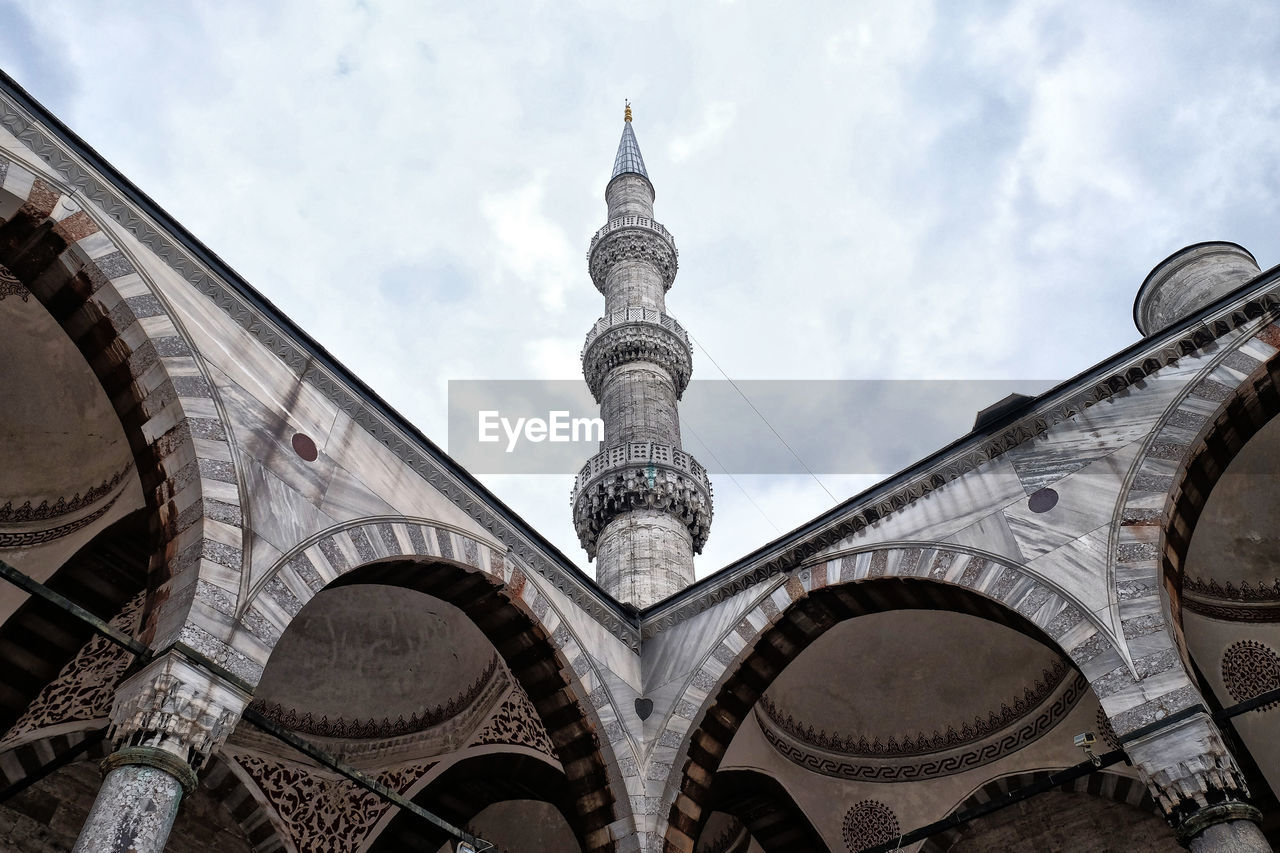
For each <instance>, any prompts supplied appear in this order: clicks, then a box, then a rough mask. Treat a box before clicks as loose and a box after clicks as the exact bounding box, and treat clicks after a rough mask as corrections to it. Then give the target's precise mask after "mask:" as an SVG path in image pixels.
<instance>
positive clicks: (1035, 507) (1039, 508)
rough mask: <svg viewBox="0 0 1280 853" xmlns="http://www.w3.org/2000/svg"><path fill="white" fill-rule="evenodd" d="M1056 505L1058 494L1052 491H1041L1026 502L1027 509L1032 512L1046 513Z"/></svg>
mask: <svg viewBox="0 0 1280 853" xmlns="http://www.w3.org/2000/svg"><path fill="white" fill-rule="evenodd" d="M1057 505H1058V493H1057V492H1055V491H1054V490H1053V489H1041V490H1040V491H1038V492H1036V493H1035V494H1033V495H1032V496H1031V499H1030V500H1028V501H1027V508H1028V509H1030V510H1031V511H1032V512H1048V511H1049V510H1051V509H1053V508H1054V507H1055V506H1057Z"/></svg>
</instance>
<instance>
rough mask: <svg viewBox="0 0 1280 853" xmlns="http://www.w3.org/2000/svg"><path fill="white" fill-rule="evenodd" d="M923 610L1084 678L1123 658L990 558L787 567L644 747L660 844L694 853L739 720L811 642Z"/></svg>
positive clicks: (873, 555) (1029, 580)
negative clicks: (876, 616)
mask: <svg viewBox="0 0 1280 853" xmlns="http://www.w3.org/2000/svg"><path fill="white" fill-rule="evenodd" d="M923 606H928V607H933V608H938V607H942V608H946V609H952V610H957V611H960V612H965V613H970V614H972V615H975V616H979V617H981V618H985V619H990V620H992V621H995V622H999V623H1001V624H1004V625H1007V626H1009V627H1011V628H1014V629H1015V630H1018V631H1021V632H1022V633H1026V634H1029V635H1030V636H1032V637H1035V638H1036V639H1038V640H1040V641H1042V642H1048V643H1051V644H1053V645H1054V646H1056V647H1057V648H1058V649H1060V650H1061V651H1062V652H1063V654H1065V655H1067V656H1068V657H1070V658H1071V660H1072V661H1073V662H1074V663H1075V666H1076V667H1077V668H1078V669H1079V670H1080V671H1081V672H1082V673H1083V674H1084V675H1085V677H1086V678H1088V679H1089V680H1090V681H1093V680H1094V679H1096V678H1097V677H1098V676H1100V675H1101V674H1103V673H1105V672H1109V671H1110V670H1111V669H1112V668H1113V665H1114V663H1115V662H1117V661H1119V660H1120V655H1119V652H1118V650H1117V649H1116V646H1115V641H1114V638H1112V637H1111V636H1109V635H1108V634H1107V633H1106V632H1105V631H1104V630H1103V629H1102V626H1101V624H1100V623H1099V622H1096V621H1095V620H1094V619H1093V618H1092V617H1091V616H1090V615H1089V614H1088V613H1087V611H1086V609H1085V608H1084V607H1082V606H1080V605H1079V604H1078V603H1077V602H1074V601H1072V600H1071V599H1070V598H1069V597H1068V596H1067V595H1066V593H1064V592H1062V591H1061V590H1058V589H1055V588H1053V587H1051V586H1049V585H1048V584H1046V583H1045V582H1044V581H1043V580H1041V579H1039V578H1037V577H1035V576H1034V575H1032V574H1031V573H1029V572H1026V571H1025V570H1023V569H1022V568H1021V567H1020V566H1018V565H1017V564H1015V563H1012V562H1009V561H1006V560H1004V559H1002V558H999V557H996V556H994V555H991V554H986V553H979V552H976V551H971V550H967V549H962V548H958V547H955V546H940V545H937V544H936V543H922V544H920V545H918V546H914V545H901V546H896V547H888V548H885V547H880V548H870V549H866V550H855V551H849V552H845V553H843V554H835V555H832V556H831V557H829V558H828V559H826V560H825V561H823V562H820V563H817V564H814V565H810V566H805V567H803V568H801V569H799V570H796V571H794V572H790V573H788V574H787V575H785V576H784V578H783V579H782V580H781V582H778V583H774V584H772V585H770V586H768V587H766V588H765V590H764V592H763V593H762V594H760V595H759V597H758V598H757V600H756V603H755V605H754V606H753V607H752V608H750V609H749V610H748V611H747V613H746V615H745V616H744V617H743V618H742V619H741V620H740V621H739V622H738V623H737V624H736V625H735V626H734V627H733V628H732V629H730V630H728V631H727V632H725V633H724V635H723V636H722V637H721V639H720V641H719V643H718V644H717V645H716V646H715V647H713V649H712V650H711V652H710V654H708V656H707V657H706V659H705V660H704V662H703V664H702V667H701V668H700V669H699V670H698V671H696V672H695V673H694V674H693V675H692V677H691V678H690V679H689V681H688V683H687V684H686V686H685V689H684V693H683V695H682V697H681V699H680V700H679V701H677V702H676V703H675V708H674V712H673V713H672V714H671V716H670V717H669V718H668V719H667V720H666V722H665V729H664V731H663V732H662V733H661V734H660V736H659V738H658V743H657V745H655V746H654V747H653V749H652V750H651V753H650V759H649V761H650V771H649V773H648V777H649V778H650V779H655V780H656V782H657V784H658V785H662V784H663V783H665V786H666V787H665V793H664V792H663V791H661V790H657V791H655V792H654V794H655V795H659V796H663V797H664V798H665V801H666V802H668V803H670V810H669V812H668V815H667V821H666V826H665V827H662V826H660V825H659V826H658V827H656V829H657V832H658V833H659V834H662V833H664V832H665V847H664V849H666V850H668V851H677V850H679V851H683V850H690V849H692V845H693V843H694V839H696V838H697V837H698V832H699V828H700V826H701V823H702V821H703V819H704V817H705V816H706V814H707V811H706V806H707V795H708V791H709V781H710V779H711V778H712V777H713V776H714V774H715V772H716V769H717V768H718V767H719V765H720V761H721V759H722V758H723V757H724V754H725V752H726V750H727V749H728V747H729V744H730V742H731V741H732V740H733V737H734V735H735V734H736V733H737V731H738V728H739V726H740V725H741V724H742V722H743V720H744V719H745V718H746V716H747V714H748V713H750V711H751V709H752V708H753V707H754V705H755V703H756V701H757V700H758V699H759V698H760V696H761V695H762V694H763V693H764V691H765V690H766V689H767V688H768V686H769V685H770V684H771V683H772V682H773V680H774V678H776V677H777V676H778V675H779V674H780V673H781V672H782V670H783V669H785V668H786V667H787V665H788V664H790V663H791V662H792V661H793V660H795V659H796V657H797V656H799V654H800V653H801V652H802V651H804V649H805V648H807V647H808V646H809V644H810V643H812V642H813V641H814V640H816V639H817V638H818V637H819V636H821V635H822V634H823V633H825V632H826V631H828V630H829V629H831V628H832V627H834V626H835V625H837V624H839V623H840V622H843V621H845V620H847V619H853V618H856V617H858V616H861V615H865V614H868V613H874V612H880V611H885V610H895V609H902V608H912V607H923ZM676 768H679V769H678V770H677V769H676Z"/></svg>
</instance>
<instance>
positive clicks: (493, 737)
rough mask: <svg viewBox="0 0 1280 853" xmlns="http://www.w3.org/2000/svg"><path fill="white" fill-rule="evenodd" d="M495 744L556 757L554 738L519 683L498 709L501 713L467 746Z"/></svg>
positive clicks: (492, 718) (493, 717)
mask: <svg viewBox="0 0 1280 853" xmlns="http://www.w3.org/2000/svg"><path fill="white" fill-rule="evenodd" d="M493 743H501V744H511V745H513V746H527V747H529V748H530V749H536V750H537V751H538V752H541V753H542V754H544V755H546V756H547V757H549V758H555V757H556V754H555V749H554V748H553V747H552V745H551V739H550V738H549V737H547V730H546V728H545V727H544V726H543V725H542V720H541V719H540V718H539V717H538V712H537V711H536V710H535V709H534V707H533V703H532V702H530V701H529V697H528V696H526V695H525V692H524V691H523V690H522V689H520V686H519V685H518V684H517V685H513V686H512V688H511V693H510V694H508V695H507V698H506V699H504V700H503V701H502V704H501V705H500V706H498V710H497V711H495V712H494V713H493V716H492V717H490V718H489V722H488V723H486V724H485V726H484V728H483V729H481V730H480V733H479V734H477V735H476V736H475V737H473V738H472V739H471V742H470V743H469V744H467V745H468V746H481V745H484V744H493Z"/></svg>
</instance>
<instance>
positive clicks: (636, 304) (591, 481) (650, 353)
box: [573, 111, 711, 607]
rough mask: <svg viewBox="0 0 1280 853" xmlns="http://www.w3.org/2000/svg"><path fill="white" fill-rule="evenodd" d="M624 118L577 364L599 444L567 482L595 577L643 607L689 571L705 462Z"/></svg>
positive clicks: (666, 243) (669, 249)
mask: <svg viewBox="0 0 1280 853" xmlns="http://www.w3.org/2000/svg"><path fill="white" fill-rule="evenodd" d="M630 122H631V119H630V112H629V111H628V116H627V123H626V124H625V125H624V128H623V134H622V141H621V143H620V144H619V146H618V156H617V158H616V160H615V161H614V174H613V178H612V180H610V182H609V185H608V187H607V188H606V190H605V201H606V202H607V204H608V210H609V219H608V222H607V223H606V224H605V226H604V227H603V228H601V229H600V230H599V231H598V232H597V233H596V236H595V237H594V238H593V239H592V241H591V249H590V252H589V253H588V256H587V257H588V266H589V268H590V272H591V277H592V279H593V280H594V281H595V284H596V287H597V288H599V289H600V291H601V293H603V294H604V297H605V315H604V317H602V318H600V320H598V321H597V322H596V324H595V327H594V328H592V330H591V332H589V333H588V335H587V342H586V346H585V347H584V348H583V352H582V367H583V373H584V375H585V376H586V379H587V384H588V385H589V386H590V387H591V391H592V393H593V394H594V395H595V398H596V400H597V402H599V403H600V415H601V418H602V419H603V420H604V442H603V445H602V448H601V452H600V453H599V454H597V455H596V457H595V458H593V459H591V460H590V461H589V462H588V463H587V465H586V466H585V467H584V468H583V469H582V472H581V473H580V474H579V475H578V478H577V480H576V482H575V483H574V490H573V514H574V525H575V527H576V528H577V531H578V537H579V539H580V540H581V541H582V544H583V547H584V548H586V549H587V553H588V555H589V556H591V557H594V558H595V559H596V579H597V581H599V583H600V585H601V586H602V587H604V589H605V591H606V592H608V593H609V594H610V595H612V596H614V597H615V598H617V599H618V600H619V601H626V602H630V603H632V604H634V605H636V606H637V607H647V606H648V605H650V604H653V603H654V602H657V601H660V600H661V599H663V598H666V597H667V596H670V595H672V594H674V593H676V592H678V591H679V590H680V589H682V588H684V587H685V586H688V585H689V584H690V583H692V582H693V578H694V574H693V555H694V554H695V553H697V552H699V551H701V550H702V545H703V543H704V542H705V541H706V537H707V532H708V529H709V526H710V523H711V484H710V480H709V479H708V477H707V473H706V471H705V469H703V468H702V466H701V465H699V464H698V463H697V462H696V461H695V460H694V459H693V457H691V456H689V455H688V454H687V453H685V452H684V451H683V450H682V449H681V443H680V414H679V408H678V407H679V401H680V397H681V395H682V394H683V393H684V389H685V386H686V385H687V384H688V382H689V375H690V373H691V371H692V351H691V349H690V346H689V338H688V335H687V334H685V331H684V329H683V328H681V327H680V324H679V323H677V322H676V321H675V319H674V318H672V317H671V316H669V315H668V314H667V313H666V292H667V290H668V289H669V288H670V287H671V283H672V281H673V280H674V279H675V274H676V266H677V255H676V248H675V241H674V240H673V239H672V237H671V234H670V233H669V232H668V231H667V230H666V228H664V227H663V226H662V225H661V224H659V223H658V222H656V221H654V219H653V199H654V192H653V185H652V184H651V183H650V182H649V177H648V174H647V172H646V171H645V168H644V159H643V158H642V157H641V156H640V148H639V145H638V144H637V143H636V140H635V134H634V132H633V131H632V129H631V123H630Z"/></svg>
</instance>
